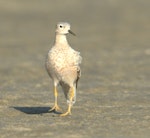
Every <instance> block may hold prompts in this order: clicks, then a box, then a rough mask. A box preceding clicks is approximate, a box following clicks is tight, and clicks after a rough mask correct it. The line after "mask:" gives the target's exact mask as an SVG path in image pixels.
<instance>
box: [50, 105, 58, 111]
mask: <svg viewBox="0 0 150 138" xmlns="http://www.w3.org/2000/svg"><path fill="white" fill-rule="evenodd" d="M52 111H61V108H60V107H59V106H58V105H54V106H53V107H52V108H51V109H50V110H49V112H52Z"/></svg>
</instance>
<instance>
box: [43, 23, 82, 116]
mask: <svg viewBox="0 0 150 138" xmlns="http://www.w3.org/2000/svg"><path fill="white" fill-rule="evenodd" d="M70 28H71V26H70V24H69V23H68V22H59V23H57V25H56V31H55V40H54V45H53V46H52V47H51V49H50V50H49V52H48V54H47V58H46V64H45V66H46V70H47V72H48V74H49V76H50V78H51V79H52V81H53V86H54V90H53V91H54V106H53V107H52V108H51V109H50V110H49V111H50V112H52V111H59V110H61V108H60V107H59V106H58V99H57V97H58V90H57V89H58V86H61V87H62V91H63V92H64V95H65V98H66V101H67V105H68V109H67V111H66V112H64V113H61V114H60V116H67V115H71V109H72V106H73V104H74V103H75V102H76V90H77V84H78V81H79V78H80V77H81V69H80V64H81V61H82V57H81V56H80V52H78V51H76V50H74V49H73V48H72V47H71V46H70V45H69V43H68V41H67V35H68V34H72V35H74V36H76V34H75V33H74V32H72V31H71V29H70Z"/></svg>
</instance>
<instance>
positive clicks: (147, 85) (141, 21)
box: [0, 0, 150, 136]
mask: <svg viewBox="0 0 150 138" xmlns="http://www.w3.org/2000/svg"><path fill="white" fill-rule="evenodd" d="M60 21H67V22H69V23H70V24H71V30H72V31H73V32H75V33H76V34H77V37H74V36H71V35H68V39H69V43H70V45H71V46H72V47H73V48H74V49H75V50H77V51H80V52H81V56H82V57H83V62H82V65H81V69H82V77H81V79H80V82H79V94H78V101H77V102H79V103H78V104H77V107H78V106H79V105H84V103H86V104H87V106H86V107H87V110H88V108H89V105H93V106H95V107H97V106H98V105H101V106H106V105H114V106H116V105H119V106H124V105H132V106H134V105H137V104H139V105H141V106H144V107H146V110H148V109H149V104H150V94H149V90H150V46H149V44H150V1H149V0H99V1H98V0H92V1H91V0H82V1H81V0H75V1H70V0H65V1H60V0H0V106H1V109H0V110H1V111H2V112H3V114H1V116H3V115H4V114H5V113H6V112H8V109H7V108H4V107H9V106H12V105H14V106H18V105H20V106H50V105H51V106H52V104H53V95H52V92H51V91H52V81H51V80H50V79H49V77H48V75H47V73H46V71H45V66H44V64H45V57H46V54H47V52H48V51H49V49H50V48H51V47H52V45H53V42H54V36H55V25H56V23H57V22H60ZM61 96H62V99H64V96H63V95H61ZM64 102H65V99H64ZM86 107H85V109H86ZM144 109H145V108H144ZM76 110H77V109H76ZM127 110H128V109H127ZM11 112H14V114H15V111H14V110H13V111H11V110H10V114H11ZM74 112H76V111H74ZM142 112H143V116H149V115H147V112H144V111H142V110H140V113H142ZM78 114H79V113H78ZM15 116H17V115H15ZM76 116H77V115H76ZM97 116H100V114H99V113H97ZM143 116H142V117H143ZM3 117H4V116H3ZM17 117H19V115H18V116H17ZM7 118H9V117H7ZM81 118H82V117H81ZM137 118H138V115H137ZM138 119H139V118H138ZM138 119H137V120H138ZM140 119H141V120H143V118H140ZM140 119H139V120H140ZM6 120H7V119H6ZM88 120H89V119H88ZM93 121H94V120H92V122H93ZM124 121H125V120H124ZM148 121H149V117H148V118H147V120H146V121H145V122H148ZM106 122H107V121H106ZM125 122H126V121H125ZM3 123H4V122H3ZM3 123H2V124H3ZM84 123H85V122H84ZM95 123H96V122H95ZM108 123H109V121H108ZM121 123H122V124H123V123H124V122H121ZM12 124H13V122H12ZM12 124H10V126H11V125H12ZM77 124H78V123H77ZM130 125H131V124H130ZM142 125H143V126H144V127H143V128H135V129H133V130H136V131H139V133H138V134H144V133H145V134H147V135H148V134H149V131H148V130H147V129H148V128H149V127H148V126H149V125H148V124H142V123H141V122H140V121H139V122H138V123H137V127H138V126H142ZM127 126H128V125H127V124H126V127H127ZM131 126H132V125H131ZM101 127H103V126H99V124H97V125H96V128H99V129H100V128H101ZM111 127H112V128H113V127H114V126H113V125H112V126H111ZM133 127H134V125H133ZM10 128H11V127H10ZM119 128H120V126H119V125H118V128H116V132H118V133H119V132H120V133H122V134H125V132H128V131H131V130H132V129H128V128H127V129H126V130H127V131H118V129H119ZM145 128H146V129H145ZM106 129H107V128H106ZM3 130H4V131H3V132H4V133H5V127H4V129H3ZM84 130H85V131H88V129H84ZM90 130H91V131H94V128H92V129H90ZM140 130H141V131H140ZM91 131H89V133H90V132H91ZM95 131H96V129H95ZM97 132H100V130H97ZM108 132H109V131H108ZM114 132H115V131H114ZM4 133H3V134H4ZM12 133H13V132H12ZM92 134H94V133H92V132H91V135H92ZM96 134H97V133H96ZM101 134H103V132H102V133H101ZM128 134H131V133H128ZM132 134H136V133H134V132H133V133H132ZM120 135H121V134H120ZM89 136H90V135H89Z"/></svg>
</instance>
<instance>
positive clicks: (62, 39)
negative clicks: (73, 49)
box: [55, 34, 69, 46]
mask: <svg viewBox="0 0 150 138" xmlns="http://www.w3.org/2000/svg"><path fill="white" fill-rule="evenodd" d="M55 45H56V46H59V45H61V46H62V45H64V46H69V44H68V41H67V37H66V35H64V34H56V37H55Z"/></svg>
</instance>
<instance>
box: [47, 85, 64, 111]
mask: <svg viewBox="0 0 150 138" xmlns="http://www.w3.org/2000/svg"><path fill="white" fill-rule="evenodd" d="M54 97H55V103H54V106H53V107H52V108H51V109H50V110H49V111H50V112H51V111H54V110H55V111H58V110H61V109H60V108H59V106H58V104H57V97H58V92H57V88H56V86H54Z"/></svg>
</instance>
